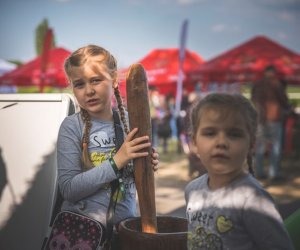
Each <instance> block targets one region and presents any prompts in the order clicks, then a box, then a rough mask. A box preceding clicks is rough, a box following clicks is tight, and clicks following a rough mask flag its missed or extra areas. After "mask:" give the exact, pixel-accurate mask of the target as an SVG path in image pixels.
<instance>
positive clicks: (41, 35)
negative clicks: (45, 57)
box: [35, 18, 56, 55]
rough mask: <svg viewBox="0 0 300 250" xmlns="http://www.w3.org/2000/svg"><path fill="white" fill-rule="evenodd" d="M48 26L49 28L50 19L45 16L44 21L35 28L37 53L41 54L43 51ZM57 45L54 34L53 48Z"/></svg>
mask: <svg viewBox="0 0 300 250" xmlns="http://www.w3.org/2000/svg"><path fill="white" fill-rule="evenodd" d="M48 28H49V24H48V20H47V18H44V19H43V20H42V22H41V23H40V24H39V25H38V26H37V27H36V29H35V50H36V54H37V55H41V54H42V52H43V44H44V39H45V36H46V33H47V30H48ZM55 47H56V45H55V39H54V34H53V39H52V48H55Z"/></svg>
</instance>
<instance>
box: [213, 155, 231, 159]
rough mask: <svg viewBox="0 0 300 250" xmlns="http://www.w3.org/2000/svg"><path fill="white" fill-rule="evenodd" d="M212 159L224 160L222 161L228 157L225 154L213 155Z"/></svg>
mask: <svg viewBox="0 0 300 250" xmlns="http://www.w3.org/2000/svg"><path fill="white" fill-rule="evenodd" d="M212 158H214V159H224V160H228V159H229V157H228V156H227V155H225V154H215V155H213V156H212Z"/></svg>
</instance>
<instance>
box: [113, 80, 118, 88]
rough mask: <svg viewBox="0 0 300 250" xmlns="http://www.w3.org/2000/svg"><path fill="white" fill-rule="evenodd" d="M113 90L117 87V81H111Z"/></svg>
mask: <svg viewBox="0 0 300 250" xmlns="http://www.w3.org/2000/svg"><path fill="white" fill-rule="evenodd" d="M112 87H113V89H115V88H117V87H118V81H117V79H115V80H113V84H112Z"/></svg>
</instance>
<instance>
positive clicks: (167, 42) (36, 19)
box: [0, 0, 300, 68]
mask: <svg viewBox="0 0 300 250" xmlns="http://www.w3.org/2000/svg"><path fill="white" fill-rule="evenodd" d="M44 18H47V19H48V21H49V26H50V27H52V28H53V30H54V34H55V37H56V43H57V46H59V47H64V48H66V49H68V50H70V51H73V50H75V49H77V48H79V47H81V46H84V45H87V44H91V43H93V44H98V45H101V46H103V47H105V48H107V49H108V50H110V51H111V52H112V53H113V54H114V55H115V56H116V58H117V60H118V63H119V68H123V67H127V66H129V65H130V64H132V63H134V62H137V61H138V60H140V59H142V58H143V57H144V56H145V55H147V54H148V53H149V52H150V51H151V50H152V49H155V48H174V47H178V45H179V35H180V29H181V25H182V23H183V21H184V20H185V19H188V21H189V25H188V32H187V42H186V43H187V48H188V49H190V50H192V51H195V52H197V53H198V54H199V55H200V56H201V57H202V58H203V59H204V60H209V59H211V58H213V57H215V56H217V55H219V54H220V53H222V52H225V51H226V50H228V49H231V48H233V47H234V46H237V45H239V44H240V43H242V42H245V41H247V40H249V39H251V38H252V37H254V36H257V35H265V36H268V37H269V38H271V39H273V40H275V41H277V42H279V43H281V44H282V45H284V46H286V47H287V48H289V49H291V50H293V51H295V52H297V53H299V54H300V0H106V1H105V0H1V1H0V37H1V41H0V58H2V59H6V60H10V59H18V60H22V61H25V62H26V61H29V60H31V59H33V58H34V57H35V40H34V39H35V29H36V27H37V25H38V24H39V23H40V22H41V21H42V20H43V19H44Z"/></svg>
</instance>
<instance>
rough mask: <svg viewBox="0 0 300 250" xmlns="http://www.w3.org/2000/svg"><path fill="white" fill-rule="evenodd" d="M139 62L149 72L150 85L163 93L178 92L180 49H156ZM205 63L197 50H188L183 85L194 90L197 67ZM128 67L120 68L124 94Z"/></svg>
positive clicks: (197, 78)
mask: <svg viewBox="0 0 300 250" xmlns="http://www.w3.org/2000/svg"><path fill="white" fill-rule="evenodd" d="M138 63H141V64H142V65H143V66H144V68H145V70H146V73H147V79H148V84H149V86H155V87H156V88H157V89H158V91H159V92H160V93H161V94H164V95H166V94H169V93H171V94H173V95H174V96H175V94H176V84H177V80H178V67H179V49H178V48H172V49H154V50H152V51H151V52H150V53H149V54H148V55H146V56H145V57H144V58H143V59H142V60H140V61H139V62H138ZM202 63H203V59H202V58H201V57H200V56H199V55H197V54H196V53H195V52H192V51H189V50H186V52H185V61H184V64H183V73H184V80H183V87H184V88H186V89H187V90H190V91H191V90H193V89H194V85H195V83H196V82H197V81H198V80H199V76H198V74H197V69H199V67H200V65H201V64H202ZM127 71H128V69H123V70H120V72H119V78H120V90H121V92H122V95H125V92H126V83H125V78H126V74H127Z"/></svg>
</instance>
